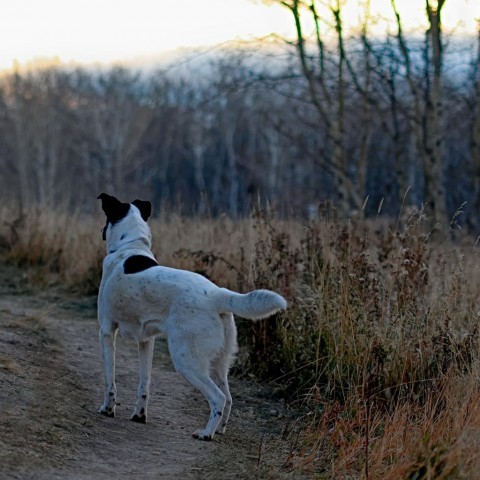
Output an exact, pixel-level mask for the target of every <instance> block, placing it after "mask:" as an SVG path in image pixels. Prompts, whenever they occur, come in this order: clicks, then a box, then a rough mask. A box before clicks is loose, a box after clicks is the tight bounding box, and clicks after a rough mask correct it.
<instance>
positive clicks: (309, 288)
mask: <svg viewBox="0 0 480 480" xmlns="http://www.w3.org/2000/svg"><path fill="white" fill-rule="evenodd" d="M0 225H1V227H0V247H1V250H2V255H3V258H4V261H7V262H14V263H15V264H17V265H19V266H21V267H22V268H23V269H24V270H25V271H26V272H28V274H29V277H30V278H31V280H32V281H33V282H37V284H40V285H52V284H55V283H61V284H64V285H67V286H69V287H71V288H75V289H77V290H79V291H82V292H89V293H92V292H94V291H95V289H96V288H97V286H98V283H99V279H100V268H101V260H102V257H103V254H104V245H103V242H102V241H101V236H100V229H101V227H102V226H103V218H102V216H101V215H98V217H95V218H92V217H85V216H82V215H80V214H73V215H66V214H59V213H58V212H49V211H39V210H37V211H31V212H28V213H27V214H26V215H24V216H23V217H19V216H18V215H16V214H15V212H14V211H12V210H4V211H2V212H0ZM427 225H428V222H426V221H425V217H424V215H423V213H422V212H421V211H416V212H412V213H411V214H410V215H409V216H406V217H405V218H403V219H402V221H401V222H395V223H393V224H392V225H389V224H388V223H386V222H385V221H383V220H380V219H377V220H369V221H367V222H366V221H363V220H352V221H350V222H347V223H341V222H338V221H336V220H334V219H333V218H331V217H329V215H328V214H325V215H323V216H322V217H321V218H319V219H317V220H315V221H311V222H301V221H299V220H295V219H290V220H280V219H277V218H275V215H274V214H273V213H265V212H263V213H259V212H256V213H254V214H252V216H251V217H250V218H247V219H243V220H236V221H233V220H231V219H229V218H228V217H220V218H216V219H212V218H186V217H182V216H180V215H178V214H176V213H167V212H162V214H161V215H160V216H158V217H157V218H154V219H153V220H152V222H151V226H152V231H153V235H154V251H155V253H156V255H157V258H158V260H159V262H160V263H161V264H164V265H169V266H176V267H179V268H187V269H190V270H195V271H198V272H200V273H202V274H204V275H207V276H208V277H209V278H211V279H212V280H213V281H215V282H216V283H218V284H221V285H222V286H226V287H229V288H232V289H235V290H240V291H246V290H249V289H251V288H271V289H274V290H277V291H279V292H281V293H283V294H284V295H285V296H286V297H287V299H288V300H289V309H288V310H287V312H286V313H285V314H282V315H279V316H277V317H276V318H275V319H271V320H266V321H262V322H258V323H255V324H253V323H251V322H246V321H241V320H239V322H238V325H239V332H240V343H241V351H240V355H239V363H240V365H241V369H242V372H249V373H253V374H255V375H256V376H257V377H258V378H260V379H262V380H268V381H272V382H274V384H275V385H276V386H277V387H278V386H279V387H280V389H281V390H283V395H284V396H285V398H286V399H288V402H289V407H290V408H289V411H290V414H291V421H290V422H289V424H288V426H287V428H286V430H285V432H284V436H285V438H287V439H288V440H289V442H290V444H291V452H290V455H288V456H287V457H286V458H285V463H284V465H283V467H282V468H283V469H284V470H286V471H294V472H297V471H301V472H303V473H305V474H307V475H316V476H317V477H318V478H335V479H347V478H348V479H350V478H372V479H373V478H387V479H394V478H406V479H417V480H419V479H434V478H435V479H437V478H444V479H447V478H452V479H453V478H465V479H475V478H480V468H479V467H480V465H479V463H480V460H478V458H480V457H479V456H478V455H477V454H476V452H477V450H478V444H479V441H480V415H479V414H480V412H479V408H480V407H479V405H480V404H479V400H480V391H479V388H478V379H479V372H480V368H479V366H480V362H479V328H478V320H479V312H480V300H479V295H478V293H479V291H480V278H479V275H478V270H477V261H478V248H477V245H476V242H475V239H472V238H469V237H467V236H461V238H457V239H456V240H455V241H453V240H451V238H450V237H451V236H452V235H451V234H450V232H444V233H445V235H444V239H443V240H441V241H440V240H438V239H435V240H434V239H432V238H431V235H430V232H429V231H428V229H427ZM447 238H448V239H447Z"/></svg>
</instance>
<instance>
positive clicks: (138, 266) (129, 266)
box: [123, 255, 158, 275]
mask: <svg viewBox="0 0 480 480" xmlns="http://www.w3.org/2000/svg"><path fill="white" fill-rule="evenodd" d="M152 267H158V263H157V262H156V261H155V260H153V258H150V257H146V256H145V255H132V256H131V257H128V258H127V259H126V260H125V262H124V263H123V273H125V274H127V275H129V274H131V273H139V272H143V271H144V270H147V269H149V268H152Z"/></svg>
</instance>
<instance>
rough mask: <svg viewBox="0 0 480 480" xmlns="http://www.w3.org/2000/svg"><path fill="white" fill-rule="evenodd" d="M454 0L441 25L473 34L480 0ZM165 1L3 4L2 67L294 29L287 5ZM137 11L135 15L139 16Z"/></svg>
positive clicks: (354, 8)
mask: <svg viewBox="0 0 480 480" xmlns="http://www.w3.org/2000/svg"><path fill="white" fill-rule="evenodd" d="M460 1H461V3H462V8H454V7H452V5H453V4H454V3H453V1H450V3H449V2H448V1H447V2H446V5H445V13H444V17H443V18H444V25H445V28H446V30H448V31H450V32H453V33H455V34H465V33H466V34H474V33H475V32H476V21H475V18H478V19H480V5H477V6H474V2H473V1H471V0H460ZM364 3H365V2H362V0H352V1H350V2H348V3H347V4H346V6H345V7H344V10H343V11H342V14H343V16H344V21H345V25H346V26H347V28H348V30H349V31H350V32H355V31H356V30H358V29H359V25H360V24H361V22H362V18H363V15H364V13H365V12H364V9H362V5H363V4H364ZM399 3H401V6H400V5H399V9H400V11H401V14H402V18H403V21H404V24H405V26H406V28H408V29H415V28H421V27H422V25H423V24H424V21H425V19H424V18H423V17H424V13H423V9H422V8H418V0H402V1H401V2H399ZM388 4H389V2H388ZM164 5H166V2H165V1H158V0H157V1H154V0H137V1H136V2H135V9H133V8H132V6H131V2H128V1H127V0H121V1H113V0H103V1H102V2H101V3H98V2H94V0H85V1H83V2H68V3H67V2H64V1H62V0H44V2H41V3H40V2H35V1H34V0H23V1H20V2H12V3H11V4H8V5H4V6H3V7H2V10H3V12H2V16H1V18H2V20H1V21H2V22H3V24H1V28H0V41H1V42H2V44H3V45H6V48H5V49H4V52H3V55H2V57H1V59H0V71H4V72H5V71H9V70H11V69H12V68H19V67H20V68H22V67H26V68H29V67H33V68H34V67H35V66H37V65H45V64H62V65H70V64H71V65H75V66H100V67H104V66H111V65H116V64H120V65H125V66H132V65H136V66H142V65H148V64H153V63H160V62H165V61H168V60H171V59H174V58H175V57H178V56H180V55H181V53H182V52H183V53H185V52H186V51H192V50H195V49H200V50H205V49H215V48H217V47H219V46H225V45H229V44H230V45H232V46H234V45H238V44H240V43H248V42H252V41H257V40H258V39H259V38H264V37H268V36H269V35H272V34H275V35H278V36H282V37H287V38H291V37H292V36H293V35H294V28H293V21H292V19H291V14H290V13H289V12H288V11H287V10H286V9H285V8H282V7H280V6H278V5H270V6H268V5H265V3H263V2H261V1H258V0H257V1H254V0H228V2H226V1H224V0H223V1H222V0H213V1H211V2H209V4H208V6H205V5H202V4H199V3H198V2H196V1H195V0H184V1H183V2H182V3H181V4H178V3H177V4H175V5H171V4H169V5H168V8H169V10H168V15H164V13H165V10H166V9H165V8H164ZM385 5H386V4H385V0H371V7H370V10H371V12H372V24H371V27H370V30H371V32H372V35H374V36H375V35H380V34H381V33H382V32H383V33H385V32H386V31H387V30H388V28H389V27H388V18H389V17H388V15H391V12H390V11H389V8H386V7H385ZM414 5H416V6H417V8H414ZM93 12H95V13H93ZM137 12H140V14H141V17H140V19H141V20H140V21H138V22H137V21H136V20H137V17H136V14H137ZM326 14H328V12H326ZM308 27H309V26H308V23H307V29H308ZM310 27H311V26H310Z"/></svg>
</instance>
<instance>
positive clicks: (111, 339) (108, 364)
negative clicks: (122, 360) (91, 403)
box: [98, 327, 117, 417]
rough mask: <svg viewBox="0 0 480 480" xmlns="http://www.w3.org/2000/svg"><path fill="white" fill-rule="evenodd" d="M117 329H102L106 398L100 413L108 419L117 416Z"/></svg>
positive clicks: (101, 345)
mask: <svg viewBox="0 0 480 480" xmlns="http://www.w3.org/2000/svg"><path fill="white" fill-rule="evenodd" d="M116 336H117V328H111V329H104V328H103V327H100V333H99V340H100V348H101V350H102V358H103V367H104V383H105V396H104V399H103V404H102V406H101V407H100V408H99V409H98V413H101V414H102V415H106V416H107V417H114V416H115V405H116V401H117V386H116V385H115V339H116Z"/></svg>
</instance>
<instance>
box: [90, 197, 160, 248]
mask: <svg viewBox="0 0 480 480" xmlns="http://www.w3.org/2000/svg"><path fill="white" fill-rule="evenodd" d="M98 198H99V199H100V200H101V201H102V210H103V211H104V212H105V215H106V216H107V222H106V224H105V227H103V229H102V238H103V240H105V241H106V243H107V252H112V251H115V250H117V249H118V248H119V247H120V246H121V245H122V244H124V243H131V242H134V241H135V240H144V241H146V243H147V246H148V247H149V248H150V243H151V233H150V228H149V227H148V225H147V220H148V217H150V215H151V213H152V204H151V203H150V202H147V201H144V200H138V199H137V200H134V201H133V202H132V203H123V202H121V201H120V200H118V199H117V198H115V197H113V196H112V195H108V194H106V193H101V194H100V195H99V196H98Z"/></svg>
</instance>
